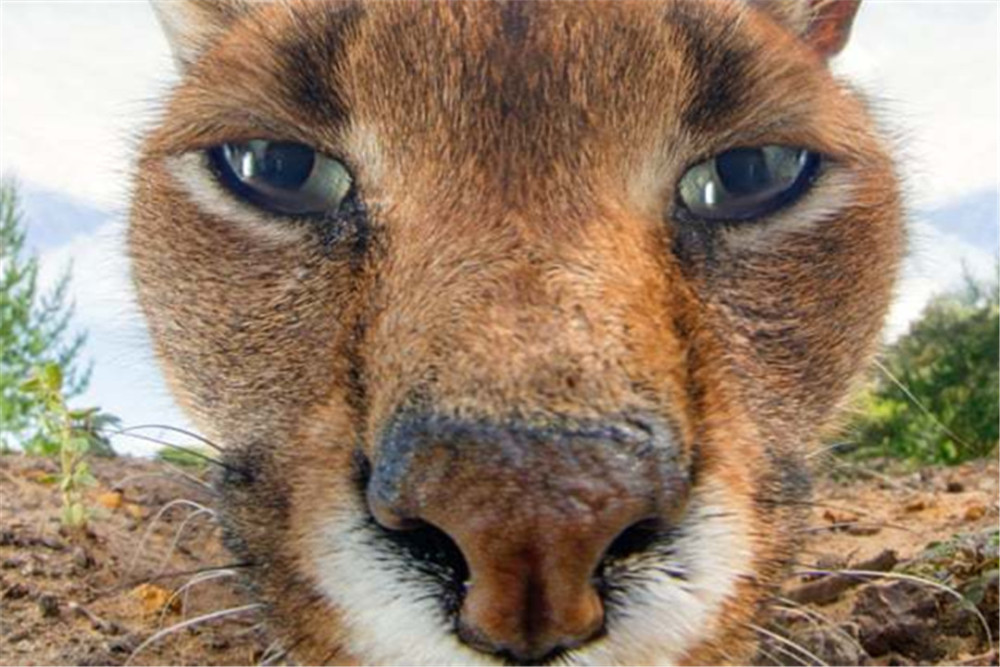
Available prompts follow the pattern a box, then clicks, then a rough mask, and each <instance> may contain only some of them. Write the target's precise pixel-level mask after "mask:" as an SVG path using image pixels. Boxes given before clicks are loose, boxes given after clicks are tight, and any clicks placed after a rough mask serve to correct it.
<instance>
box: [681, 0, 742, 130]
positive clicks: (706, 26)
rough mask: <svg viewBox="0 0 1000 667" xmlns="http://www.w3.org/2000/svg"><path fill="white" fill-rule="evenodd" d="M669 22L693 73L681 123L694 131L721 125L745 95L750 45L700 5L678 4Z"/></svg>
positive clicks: (731, 27)
mask: <svg viewBox="0 0 1000 667" xmlns="http://www.w3.org/2000/svg"><path fill="white" fill-rule="evenodd" d="M667 20H668V22H669V23H670V24H671V25H672V26H673V27H674V29H675V30H676V33H677V36H678V37H679V38H680V40H681V47H682V48H683V51H684V56H685V60H686V62H687V63H688V66H689V67H690V68H691V70H692V71H693V72H694V74H695V85H694V89H693V90H692V91H691V92H690V95H691V97H690V100H689V101H688V104H687V107H686V108H685V110H684V115H683V120H684V122H685V123H686V124H687V125H689V126H690V127H692V128H693V129H695V130H703V131H705V130H709V129H711V128H715V127H719V126H720V125H721V124H724V123H725V122H726V120H727V119H728V118H729V117H730V115H731V114H733V113H735V112H736V111H737V110H738V109H739V107H740V106H741V104H742V103H743V100H744V99H745V98H746V96H747V92H748V89H749V83H748V76H749V72H748V69H749V68H748V63H749V62H750V60H751V59H752V57H753V53H752V51H751V49H750V48H749V46H748V45H747V44H745V43H743V42H742V40H741V39H740V38H738V37H736V36H735V32H736V30H735V28H734V26H733V25H732V21H731V20H723V19H720V18H719V17H718V16H716V15H715V13H714V12H711V11H708V10H707V9H706V8H705V7H703V6H701V3H700V2H678V3H676V4H675V5H673V6H672V8H671V9H670V11H669V13H668V15H667Z"/></svg>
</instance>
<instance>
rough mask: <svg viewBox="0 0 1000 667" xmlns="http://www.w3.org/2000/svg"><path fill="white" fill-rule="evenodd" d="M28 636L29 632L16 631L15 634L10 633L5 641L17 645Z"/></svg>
mask: <svg viewBox="0 0 1000 667" xmlns="http://www.w3.org/2000/svg"><path fill="white" fill-rule="evenodd" d="M30 636H31V632H29V631H28V630H17V631H16V632H12V633H10V634H9V635H7V641H8V642H10V643H11V644H19V643H21V642H23V641H24V640H25V639H27V638H28V637H30Z"/></svg>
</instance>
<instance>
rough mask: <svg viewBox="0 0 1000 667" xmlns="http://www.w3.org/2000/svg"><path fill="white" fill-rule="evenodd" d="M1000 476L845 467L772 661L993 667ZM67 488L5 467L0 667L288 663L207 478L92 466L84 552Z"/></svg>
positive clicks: (2, 462) (43, 470) (985, 471)
mask: <svg viewBox="0 0 1000 667" xmlns="http://www.w3.org/2000/svg"><path fill="white" fill-rule="evenodd" d="M997 468H998V466H997V461H995V460H990V461H979V462H974V463H970V464H966V465H963V466H959V467H956V468H925V469H923V470H920V471H918V472H908V471H905V470H902V469H901V468H900V467H899V466H898V465H895V466H893V465H879V464H877V463H867V464H865V465H863V466H862V465H857V464H852V465H847V464H843V463H840V462H834V463H832V464H831V465H830V466H829V469H828V470H827V471H826V472H824V473H823V474H822V475H821V477H820V479H819V481H818V488H817V496H816V498H815V504H814V506H813V508H812V512H813V515H814V517H813V518H814V521H813V525H812V527H811V528H810V529H809V533H808V534H807V536H806V538H807V541H806V545H805V547H804V549H803V551H802V553H801V556H800V563H799V564H798V565H797V566H796V568H795V571H794V572H793V573H791V574H790V575H789V578H788V579H787V581H786V582H785V583H784V585H783V587H782V590H781V591H780V594H779V595H777V596H775V599H774V600H773V601H772V603H771V604H770V608H771V610H772V617H771V619H770V620H769V621H768V622H767V623H766V624H763V625H762V626H761V628H760V633H761V636H762V643H761V651H760V654H759V656H758V659H759V661H760V662H761V663H762V664H785V665H797V664H822V663H826V664H831V665H834V664H872V665H910V664H970V665H973V664H975V665H980V664H981V665H988V664H992V665H996V664H997V653H996V649H995V644H996V639H995V638H996V637H997V634H998V633H997V618H998V611H997V598H998V557H997V548H998V528H997V521H998V478H997V474H998V469H997ZM55 473H56V468H55V465H54V463H53V462H51V461H47V460H44V459H39V458H29V457H23V456H20V455H16V454H9V455H4V456H0V664H2V665H7V664H76V665H96V664H110V665H123V664H126V663H128V664H132V665H162V664H179V665H208V664H211V665H230V664H275V663H279V664H280V663H281V661H282V660H283V655H282V654H281V652H280V650H278V648H277V647H276V646H275V645H273V644H272V643H271V640H270V639H269V638H268V637H267V634H266V631H265V630H264V628H263V627H262V626H261V625H259V624H260V618H259V616H258V615H257V613H256V612H255V611H254V610H253V609H249V608H246V609H241V608H243V607H245V606H247V605H249V604H251V602H252V601H251V600H250V599H249V598H248V597H247V596H246V594H245V593H244V592H243V591H242V590H241V588H240V583H239V577H238V568H236V567H232V565H233V563H232V559H231V557H230V556H229V555H228V554H227V553H226V552H225V551H224V550H223V549H222V547H221V546H220V544H219V536H218V527H217V525H216V523H215V522H214V515H213V513H212V510H211V498H212V496H211V493H210V492H209V491H208V489H207V488H206V487H205V486H204V482H203V478H202V475H201V474H200V473H197V472H193V471H191V470H181V469H178V468H175V467H172V466H169V465H167V464H164V463H162V462H155V461H148V460H141V459H132V458H124V457H123V458H117V459H102V460H99V461H96V462H95V464H94V474H95V476H96V477H97V479H98V485H97V486H96V487H95V488H93V489H92V490H91V491H90V493H89V499H88V502H89V504H90V506H91V507H92V508H94V509H93V511H94V513H95V516H94V517H93V518H92V520H91V521H90V527H89V529H88V530H87V532H85V533H83V534H67V533H66V532H65V531H62V530H61V529H60V523H59V510H60V505H59V494H58V488H57V484H56V477H55ZM210 614H219V616H218V618H214V619H211V620H207V621H204V622H196V621H197V619H199V618H201V617H203V616H205V615H210ZM185 623H187V624H188V625H185ZM172 627H173V628H175V629H174V630H173V631H171V632H167V633H163V634H162V635H160V634H158V633H161V631H163V630H164V629H167V628H172ZM991 637H992V639H991Z"/></svg>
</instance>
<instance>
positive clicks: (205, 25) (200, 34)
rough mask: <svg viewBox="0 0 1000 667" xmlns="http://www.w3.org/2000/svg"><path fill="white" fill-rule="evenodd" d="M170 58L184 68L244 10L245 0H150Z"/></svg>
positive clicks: (245, 6) (196, 58)
mask: <svg viewBox="0 0 1000 667" xmlns="http://www.w3.org/2000/svg"><path fill="white" fill-rule="evenodd" d="M153 10H154V11H155V12H156V17H157V18H158V19H159V21H160V25H161V26H162V28H163V33H164V34H165V35H166V37H167V42H169V43H170V49H171V50H172V51H173V54H174V59H175V60H176V61H177V64H178V65H179V66H180V68H181V69H182V70H183V69H187V68H188V67H190V66H191V65H192V64H193V63H194V62H195V61H196V60H198V57H199V56H200V55H201V54H202V53H203V52H204V51H205V49H207V48H208V47H209V46H211V44H212V42H214V41H215V40H217V39H218V38H219V36H220V35H221V34H223V33H224V32H225V31H226V29H227V28H228V27H229V26H230V25H231V24H232V23H233V22H234V21H236V19H238V18H239V17H240V16H241V15H242V14H244V13H245V12H246V10H247V3H246V1H245V0H153Z"/></svg>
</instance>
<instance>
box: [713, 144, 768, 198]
mask: <svg viewBox="0 0 1000 667" xmlns="http://www.w3.org/2000/svg"><path fill="white" fill-rule="evenodd" d="M715 171H716V173H717V174H718V175H719V180H720V181H721V182H722V185H723V186H724V187H725V188H726V191H727V192H729V193H730V194H731V195H734V196H741V195H752V194H755V193H757V192H760V191H761V190H764V189H766V188H767V187H768V186H769V185H770V184H771V174H770V173H769V170H768V168H767V162H766V161H765V159H764V152H763V151H762V150H760V149H759V148H734V149H733V150H730V151H726V152H725V153H722V154H721V155H719V156H717V157H716V158H715Z"/></svg>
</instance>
